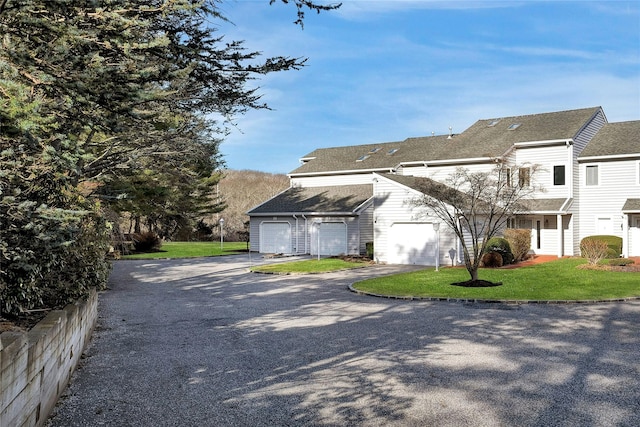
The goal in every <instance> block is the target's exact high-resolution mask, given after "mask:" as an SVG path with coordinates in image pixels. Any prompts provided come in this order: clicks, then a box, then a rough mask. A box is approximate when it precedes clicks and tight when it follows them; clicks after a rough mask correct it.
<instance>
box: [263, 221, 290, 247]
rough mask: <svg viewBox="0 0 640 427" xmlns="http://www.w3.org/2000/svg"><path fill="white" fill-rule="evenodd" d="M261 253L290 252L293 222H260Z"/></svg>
mask: <svg viewBox="0 0 640 427" xmlns="http://www.w3.org/2000/svg"><path fill="white" fill-rule="evenodd" d="M260 253H263V254H290V253H291V224H289V223H288V222H263V223H262V224H260Z"/></svg>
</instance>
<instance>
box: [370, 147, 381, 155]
mask: <svg viewBox="0 0 640 427" xmlns="http://www.w3.org/2000/svg"><path fill="white" fill-rule="evenodd" d="M380 150H382V148H380V147H377V148H372V149H371V150H370V151H369V154H375V153H377V152H378V151H380Z"/></svg>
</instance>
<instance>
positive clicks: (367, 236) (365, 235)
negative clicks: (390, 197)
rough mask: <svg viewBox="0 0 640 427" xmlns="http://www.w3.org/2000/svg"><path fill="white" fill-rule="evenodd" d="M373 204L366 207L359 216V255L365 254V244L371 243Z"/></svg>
mask: <svg viewBox="0 0 640 427" xmlns="http://www.w3.org/2000/svg"><path fill="white" fill-rule="evenodd" d="M373 214H374V211H373V203H371V204H370V205H369V206H367V207H366V208H365V209H364V210H363V211H362V213H361V214H360V219H359V220H358V221H359V228H360V250H359V252H360V254H361V255H364V254H366V253H367V242H373Z"/></svg>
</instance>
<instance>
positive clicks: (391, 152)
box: [387, 148, 399, 156]
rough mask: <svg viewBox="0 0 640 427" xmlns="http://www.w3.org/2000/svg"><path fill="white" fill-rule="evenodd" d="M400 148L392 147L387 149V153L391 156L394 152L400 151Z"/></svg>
mask: <svg viewBox="0 0 640 427" xmlns="http://www.w3.org/2000/svg"><path fill="white" fill-rule="evenodd" d="M398 150H399V148H392V149H391V150H389V151H387V155H389V156H391V155H392V154H395V153H396V152H398Z"/></svg>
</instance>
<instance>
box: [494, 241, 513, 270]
mask: <svg viewBox="0 0 640 427" xmlns="http://www.w3.org/2000/svg"><path fill="white" fill-rule="evenodd" d="M487 251H489V252H497V253H499V254H500V255H501V256H502V264H503V265H505V264H512V263H513V260H514V256H513V253H511V245H509V242H508V241H507V239H505V238H502V237H492V238H491V239H489V241H488V242H487Z"/></svg>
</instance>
